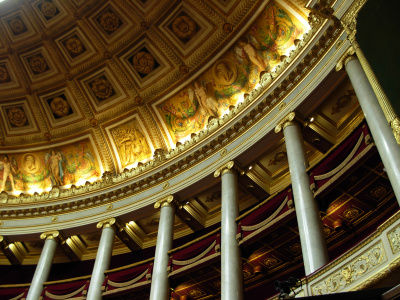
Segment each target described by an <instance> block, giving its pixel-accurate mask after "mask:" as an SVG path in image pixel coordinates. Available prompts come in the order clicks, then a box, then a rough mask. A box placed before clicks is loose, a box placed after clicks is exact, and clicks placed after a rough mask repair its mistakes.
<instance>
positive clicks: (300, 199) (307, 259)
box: [275, 112, 329, 275]
mask: <svg viewBox="0 0 400 300" xmlns="http://www.w3.org/2000/svg"><path fill="white" fill-rule="evenodd" d="M294 118H295V113H294V112H292V113H290V114H289V115H288V116H286V118H285V119H283V120H282V121H281V123H280V124H278V126H277V127H276V128H275V132H279V131H280V130H281V128H283V135H284V136H285V144H286V152H287V157H288V162H289V171H290V178H291V180H292V190H293V198H294V204H295V207H296V217H297V224H298V226H299V235H300V242H301V250H302V254H303V261H304V268H305V271H306V275H309V274H311V273H313V272H314V271H315V270H317V269H319V268H320V267H322V266H323V265H325V264H326V263H328V262H329V257H328V249H327V245H326V240H325V234H324V230H323V227H322V221H321V218H320V214H319V208H318V204H317V202H316V201H315V199H314V195H313V193H312V191H311V188H310V177H309V175H308V174H307V172H306V170H307V167H308V160H307V157H306V153H305V149H304V141H303V137H302V135H301V132H300V128H299V125H298V124H297V122H296V121H294Z"/></svg>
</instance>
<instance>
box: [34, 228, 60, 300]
mask: <svg viewBox="0 0 400 300" xmlns="http://www.w3.org/2000/svg"><path fill="white" fill-rule="evenodd" d="M59 235H60V234H59V232H58V231H48V232H44V233H42V234H41V235H40V238H41V239H45V242H44V246H43V249H42V253H41V254H40V258H39V262H38V264H37V266H36V270H35V274H34V275H33V279H32V283H31V286H30V287H29V291H28V295H27V296H26V299H27V300H38V299H39V297H40V294H41V293H42V291H43V283H45V282H46V281H47V278H48V277H49V273H50V269H51V265H52V263H53V258H54V253H55V252H56V248H57V241H56V239H57V238H58V237H59Z"/></svg>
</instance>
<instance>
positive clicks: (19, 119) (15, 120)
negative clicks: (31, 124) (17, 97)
mask: <svg viewBox="0 0 400 300" xmlns="http://www.w3.org/2000/svg"><path fill="white" fill-rule="evenodd" d="M8 119H9V120H10V122H11V124H13V125H15V126H17V127H22V126H24V125H25V123H26V116H25V113H24V112H23V110H22V109H20V108H18V107H13V108H11V109H10V110H9V111H8Z"/></svg>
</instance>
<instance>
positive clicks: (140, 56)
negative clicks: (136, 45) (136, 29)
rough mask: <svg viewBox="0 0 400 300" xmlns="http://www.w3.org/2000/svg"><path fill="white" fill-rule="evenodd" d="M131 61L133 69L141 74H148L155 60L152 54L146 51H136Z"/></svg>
mask: <svg viewBox="0 0 400 300" xmlns="http://www.w3.org/2000/svg"><path fill="white" fill-rule="evenodd" d="M132 62H133V67H134V68H135V70H136V71H138V72H139V73H142V74H149V73H150V72H151V71H153V69H154V63H155V60H154V58H153V56H151V54H150V53H147V52H143V51H141V52H138V53H137V54H136V55H135V56H134V57H133V60H132Z"/></svg>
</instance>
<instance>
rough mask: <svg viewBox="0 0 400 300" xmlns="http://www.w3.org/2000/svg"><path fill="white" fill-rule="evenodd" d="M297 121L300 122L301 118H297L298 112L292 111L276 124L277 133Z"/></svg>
mask: <svg viewBox="0 0 400 300" xmlns="http://www.w3.org/2000/svg"><path fill="white" fill-rule="evenodd" d="M296 121H297V122H299V121H300V120H299V119H298V118H297V116H296V113H295V112H294V111H292V112H291V113H289V114H288V115H286V116H285V117H284V118H283V119H282V120H280V121H279V122H278V124H277V125H276V126H275V133H279V132H281V131H283V130H284V129H285V128H286V127H288V126H290V125H294V123H295V122H296Z"/></svg>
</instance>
